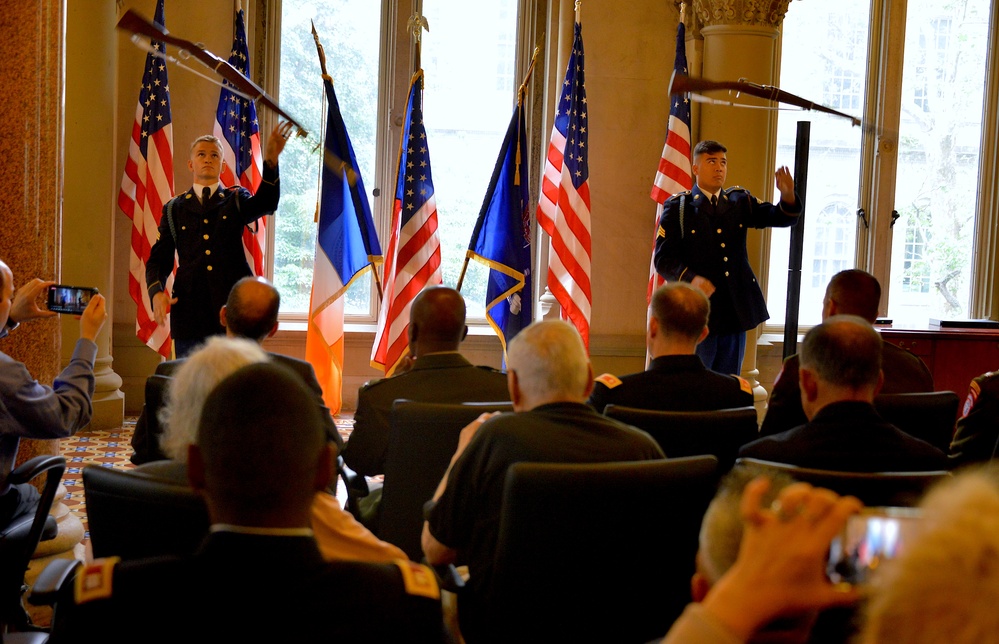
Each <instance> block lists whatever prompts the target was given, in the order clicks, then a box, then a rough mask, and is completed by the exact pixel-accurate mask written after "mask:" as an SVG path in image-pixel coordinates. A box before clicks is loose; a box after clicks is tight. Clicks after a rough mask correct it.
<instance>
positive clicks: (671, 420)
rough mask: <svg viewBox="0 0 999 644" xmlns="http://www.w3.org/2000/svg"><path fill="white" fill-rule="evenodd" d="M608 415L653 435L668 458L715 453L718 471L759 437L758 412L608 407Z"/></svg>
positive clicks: (728, 466)
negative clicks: (742, 448)
mask: <svg viewBox="0 0 999 644" xmlns="http://www.w3.org/2000/svg"><path fill="white" fill-rule="evenodd" d="M604 414H606V415H607V416H609V417H611V418H615V419H617V420H619V421H621V422H622V423H627V424H629V425H634V426H635V427H637V428H639V429H641V430H644V431H646V432H648V433H649V435H651V436H652V438H654V439H655V440H656V442H657V443H659V446H660V447H662V449H663V452H664V453H665V454H666V456H667V458H678V457H681V456H697V455H700V454H712V455H714V456H715V457H717V458H718V468H719V471H721V472H727V471H728V470H730V469H731V468H732V464H733V463H734V462H735V457H736V455H737V454H738V453H739V448H740V447H742V446H743V445H745V444H746V443H748V442H750V441H753V440H756V439H757V438H759V426H758V425H757V420H756V409H755V408H753V407H736V408H734V409H718V410H715V411H656V410H650V409H634V408H631V407H620V406H618V405H607V408H606V409H604Z"/></svg>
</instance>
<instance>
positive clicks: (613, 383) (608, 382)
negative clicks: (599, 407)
mask: <svg viewBox="0 0 999 644" xmlns="http://www.w3.org/2000/svg"><path fill="white" fill-rule="evenodd" d="M594 380H595V381H596V382H599V383H600V384H602V385H603V386H604V387H607V388H608V389H613V388H614V387H617V386H618V385H620V384H621V379H620V378H618V377H617V376H615V375H614V374H612V373H604V374H601V375H599V376H597V377H596V378H594Z"/></svg>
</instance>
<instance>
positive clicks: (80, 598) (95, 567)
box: [73, 557, 121, 604]
mask: <svg viewBox="0 0 999 644" xmlns="http://www.w3.org/2000/svg"><path fill="white" fill-rule="evenodd" d="M119 561H121V557H107V558H105V559H97V560H96V561H94V562H93V563H91V564H84V565H83V566H82V567H81V568H80V570H79V571H78V572H77V573H76V579H75V581H74V584H73V595H74V598H75V599H76V603H77V604H85V603H87V602H90V601H94V600H96V599H107V598H108V597H110V596H111V580H112V578H113V577H114V567H115V566H117V565H118V562H119Z"/></svg>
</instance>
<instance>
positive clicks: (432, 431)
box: [376, 400, 513, 561]
mask: <svg viewBox="0 0 999 644" xmlns="http://www.w3.org/2000/svg"><path fill="white" fill-rule="evenodd" d="M512 410H513V405H512V404H511V403H509V402H495V403H465V404H459V405H451V404H444V403H423V402H414V401H412V400H396V401H395V402H394V403H393V404H392V416H391V425H390V428H389V447H388V453H387V454H386V458H385V483H384V487H383V488H382V500H381V508H380V516H379V518H378V529H377V530H376V533H377V535H378V537H379V538H381V539H383V540H385V541H388V542H389V543H392V544H395V545H397V546H399V547H400V548H402V550H403V551H404V552H405V553H406V554H407V555H408V556H409V558H410V559H412V560H413V561H420V560H421V559H422V558H423V549H422V547H421V546H420V535H421V533H422V532H423V504H424V503H426V502H427V501H429V500H430V499H431V498H432V497H433V496H434V490H436V489H437V484H438V483H440V481H441V477H443V476H444V472H445V470H447V466H448V463H450V462H451V457H452V456H453V455H454V451H455V449H456V448H457V447H458V435H459V434H460V433H461V430H462V429H463V428H464V427H465V425H467V424H469V423H470V422H472V421H473V420H475V419H476V418H478V417H479V415H480V414H483V413H486V412H491V411H512Z"/></svg>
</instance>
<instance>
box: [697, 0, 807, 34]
mask: <svg viewBox="0 0 999 644" xmlns="http://www.w3.org/2000/svg"><path fill="white" fill-rule="evenodd" d="M790 2H791V0H693V2H692V4H693V5H694V12H695V13H696V14H697V17H698V19H699V20H700V22H701V23H702V24H703V25H704V26H705V27H711V26H715V25H753V26H756V27H773V28H774V29H776V28H778V27H780V25H781V23H782V22H783V21H784V15H785V14H786V13H787V6H788V4H790Z"/></svg>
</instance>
